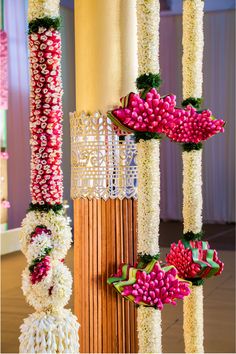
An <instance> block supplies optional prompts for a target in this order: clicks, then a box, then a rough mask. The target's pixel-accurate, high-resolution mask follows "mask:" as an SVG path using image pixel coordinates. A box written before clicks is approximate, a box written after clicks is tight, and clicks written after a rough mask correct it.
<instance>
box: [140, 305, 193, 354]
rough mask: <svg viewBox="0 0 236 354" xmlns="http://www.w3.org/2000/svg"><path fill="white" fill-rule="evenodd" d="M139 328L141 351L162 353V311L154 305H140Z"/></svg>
mask: <svg viewBox="0 0 236 354" xmlns="http://www.w3.org/2000/svg"><path fill="white" fill-rule="evenodd" d="M137 330H138V342H139V353H158V354H160V353H162V345H161V337H162V330H161V311H159V310H156V309H154V308H153V307H145V306H139V307H138V310H137ZM188 353H190V352H188Z"/></svg>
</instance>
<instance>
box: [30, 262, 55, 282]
mask: <svg viewBox="0 0 236 354" xmlns="http://www.w3.org/2000/svg"><path fill="white" fill-rule="evenodd" d="M50 263H51V258H50V257H49V256H46V257H44V258H43V259H42V260H41V261H40V262H38V263H37V264H35V265H34V267H33V271H32V272H31V273H30V280H31V283H32V284H36V283H39V282H41V280H42V279H43V278H45V277H46V276H47V275H48V272H49V270H50V269H51V264H50Z"/></svg>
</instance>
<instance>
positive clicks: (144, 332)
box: [137, 0, 162, 353]
mask: <svg viewBox="0 0 236 354" xmlns="http://www.w3.org/2000/svg"><path fill="white" fill-rule="evenodd" d="M137 20H138V21H137V23H138V27H137V31H138V64H139V66H138V67H139V77H140V76H141V77H142V75H143V76H144V75H148V74H149V73H151V74H158V73H159V71H160V66H159V26H160V3H159V0H151V1H146V0H138V1H137ZM142 138H144V139H142ZM156 138H157V139H155V138H154V136H152V134H151V135H150V140H146V139H145V136H144V137H141V139H140V140H139V141H138V143H137V161H138V254H139V255H140V256H148V257H150V258H152V257H153V256H158V255H159V252H160V249H159V224H160V140H159V139H158V138H160V137H159V136H158V135H156ZM137 330H138V346H139V353H162V328H161V311H160V309H156V308H153V307H145V306H139V307H138V317H137Z"/></svg>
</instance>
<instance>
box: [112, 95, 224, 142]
mask: <svg viewBox="0 0 236 354" xmlns="http://www.w3.org/2000/svg"><path fill="white" fill-rule="evenodd" d="M121 103H122V107H119V108H116V109H114V110H113V111H111V112H108V116H109V118H110V119H111V120H112V121H113V123H114V124H115V125H116V126H118V127H119V128H121V129H123V130H126V131H128V132H130V133H132V132H152V133H160V134H165V135H166V136H167V137H168V138H170V139H171V140H173V141H176V142H179V143H199V142H201V141H203V140H207V139H208V138H210V137H212V136H213V135H215V134H217V133H219V132H223V131H224V128H223V127H224V125H225V122H224V121H223V120H222V119H218V120H216V119H215V118H214V117H213V116H212V113H211V111H210V110H204V111H201V112H197V111H196V109H195V108H193V107H192V106H187V108H186V109H182V108H176V107H175V105H176V97H175V96H174V95H167V96H165V97H160V95H159V93H158V92H157V91H156V89H154V88H152V89H151V90H150V91H149V92H148V93H147V94H146V97H145V99H143V98H142V97H141V94H135V93H130V94H129V95H128V96H126V97H123V98H121Z"/></svg>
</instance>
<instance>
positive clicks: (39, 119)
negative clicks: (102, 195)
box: [29, 27, 63, 205]
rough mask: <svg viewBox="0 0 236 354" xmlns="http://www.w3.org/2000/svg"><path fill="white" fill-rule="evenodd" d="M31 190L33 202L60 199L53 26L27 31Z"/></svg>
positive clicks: (59, 93) (59, 95)
mask: <svg viewBox="0 0 236 354" xmlns="http://www.w3.org/2000/svg"><path fill="white" fill-rule="evenodd" d="M29 47H30V72H31V92H30V108H31V112H30V131H31V140H30V143H31V150H32V157H31V194H32V203H33V204H37V203H39V204H41V205H43V204H50V205H53V204H61V202H62V192H63V185H62V171H61V167H60V165H61V155H62V152H61V144H62V124H61V120H62V101H61V99H62V83H61V73H60V71H61V67H60V60H61V39H60V34H59V32H58V31H56V30H53V29H52V30H46V29H45V28H42V27H41V28H39V30H38V33H33V34H31V35H29Z"/></svg>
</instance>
